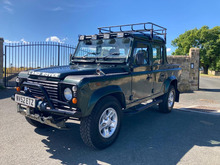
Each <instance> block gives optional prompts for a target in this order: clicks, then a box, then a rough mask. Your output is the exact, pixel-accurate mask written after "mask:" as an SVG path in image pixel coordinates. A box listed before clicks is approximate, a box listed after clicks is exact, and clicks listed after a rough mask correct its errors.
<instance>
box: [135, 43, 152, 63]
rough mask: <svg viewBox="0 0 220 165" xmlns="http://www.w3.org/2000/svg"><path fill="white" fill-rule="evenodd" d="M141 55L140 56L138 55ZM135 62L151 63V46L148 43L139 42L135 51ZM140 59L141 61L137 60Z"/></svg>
mask: <svg viewBox="0 0 220 165" xmlns="http://www.w3.org/2000/svg"><path fill="white" fill-rule="evenodd" d="M137 56H139V57H137ZM133 57H134V64H136V65H147V64H149V47H148V45H146V44H143V43H138V44H137V47H136V48H135V49H134V53H133ZM137 59H138V60H139V62H138V61H137Z"/></svg>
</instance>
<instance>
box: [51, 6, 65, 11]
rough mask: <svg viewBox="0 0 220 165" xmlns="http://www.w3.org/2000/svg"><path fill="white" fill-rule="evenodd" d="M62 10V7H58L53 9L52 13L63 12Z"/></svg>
mask: <svg viewBox="0 0 220 165" xmlns="http://www.w3.org/2000/svg"><path fill="white" fill-rule="evenodd" d="M62 10H63V8H62V7H60V6H58V7H56V8H53V9H51V11H62Z"/></svg>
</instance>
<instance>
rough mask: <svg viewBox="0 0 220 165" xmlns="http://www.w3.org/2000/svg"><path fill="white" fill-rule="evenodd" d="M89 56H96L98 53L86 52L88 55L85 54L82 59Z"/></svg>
mask: <svg viewBox="0 0 220 165" xmlns="http://www.w3.org/2000/svg"><path fill="white" fill-rule="evenodd" d="M90 54H92V55H97V54H99V53H95V52H88V53H86V54H85V55H84V56H82V58H85V57H87V56H88V55H90Z"/></svg>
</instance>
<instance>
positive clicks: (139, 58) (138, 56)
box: [135, 53, 144, 65]
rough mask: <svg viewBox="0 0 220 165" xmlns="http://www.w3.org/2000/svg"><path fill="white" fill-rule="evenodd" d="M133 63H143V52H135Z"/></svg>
mask: <svg viewBox="0 0 220 165" xmlns="http://www.w3.org/2000/svg"><path fill="white" fill-rule="evenodd" d="M135 63H136V64H137V65H144V53H137V54H136V57H135Z"/></svg>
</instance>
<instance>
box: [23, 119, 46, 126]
mask: <svg viewBox="0 0 220 165" xmlns="http://www.w3.org/2000/svg"><path fill="white" fill-rule="evenodd" d="M25 119H26V120H27V122H28V123H29V124H31V125H32V126H34V127H37V128H45V127H48V126H47V125H46V124H42V123H40V122H38V121H35V120H33V119H30V118H28V117H25Z"/></svg>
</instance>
